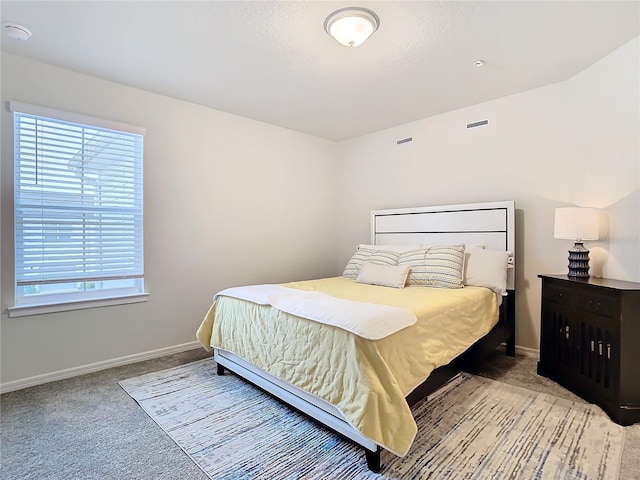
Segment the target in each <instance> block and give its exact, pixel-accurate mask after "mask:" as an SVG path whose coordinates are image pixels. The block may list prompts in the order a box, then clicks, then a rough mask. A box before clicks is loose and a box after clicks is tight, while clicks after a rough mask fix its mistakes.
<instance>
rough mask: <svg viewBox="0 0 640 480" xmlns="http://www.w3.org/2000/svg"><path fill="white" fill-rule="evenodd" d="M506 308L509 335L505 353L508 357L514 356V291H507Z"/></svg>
mask: <svg viewBox="0 0 640 480" xmlns="http://www.w3.org/2000/svg"><path fill="white" fill-rule="evenodd" d="M506 304H507V305H506V307H507V312H506V313H507V318H506V320H507V325H508V326H509V331H510V333H511V335H509V338H507V351H506V354H507V355H508V356H509V357H515V356H516V291H515V290H509V295H507V301H506Z"/></svg>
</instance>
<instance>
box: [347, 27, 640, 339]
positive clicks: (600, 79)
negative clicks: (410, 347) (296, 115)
mask: <svg viewBox="0 0 640 480" xmlns="http://www.w3.org/2000/svg"><path fill="white" fill-rule="evenodd" d="M639 59H640V46H639V39H638V38H636V39H635V40H633V41H631V42H629V43H628V44H626V45H624V46H622V47H621V48H619V49H618V50H616V51H614V52H612V53H611V54H609V55H608V56H606V57H605V58H603V59H602V60H601V61H599V62H598V63H596V64H594V65H593V66H591V67H590V68H588V69H586V70H585V71H583V72H581V73H580V74H579V75H577V76H575V77H573V78H571V79H569V80H567V81H564V82H561V83H558V84H554V85H550V86H546V87H543V88H539V89H536V90H531V91H527V92H524V93H521V94H517V95H512V96H509V97H504V98H501V99H498V100H494V101H491V102H487V103H483V104H480V105H475V106H472V107H469V108H464V109H461V110H457V111H453V112H450V113H446V114H443V115H438V116H435V117H431V118H427V119H423V120H420V121H416V122H412V123H409V124H406V125H402V126H399V127H396V128H391V129H388V130H384V131H381V132H377V133H374V134H371V135H366V136H362V137H359V138H355V139H352V140H348V141H344V142H342V143H341V144H340V152H339V154H340V165H341V176H340V192H341V193H340V199H339V200H340V203H341V204H342V205H343V207H342V208H341V209H340V221H339V222H340V224H339V231H341V232H342V236H341V238H340V241H339V244H338V248H339V254H338V256H337V261H338V264H339V265H344V264H345V263H346V261H347V260H348V258H349V256H350V255H351V254H352V252H353V248H354V246H355V245H356V244H358V243H363V242H368V241H369V216H368V215H369V211H370V210H373V209H379V208H393V207H410V206H422V205H439V204H450V203H466V202H485V201H498V200H515V202H516V209H517V214H516V215H517V217H516V223H517V235H518V236H517V259H516V261H517V268H518V270H517V277H516V282H517V291H518V293H517V332H516V334H517V344H518V345H519V346H522V347H527V348H531V349H538V345H539V331H540V328H539V318H540V280H539V279H538V278H537V275H538V274H541V273H565V272H566V271H567V250H568V249H569V248H570V247H571V246H572V242H570V241H565V240H556V239H554V238H553V216H554V208H555V207H558V206H566V205H573V204H575V205H579V206H595V207H599V208H602V209H603V213H604V215H603V216H604V217H605V218H606V219H607V220H608V224H609V231H608V232H604V236H605V237H607V238H608V240H605V241H601V242H588V243H587V247H590V248H591V250H592V257H593V261H592V267H593V268H592V272H593V273H595V274H597V275H599V276H608V277H612V278H618V279H622V280H631V281H640V240H639V230H640V213H639V212H640V136H639V135H640V129H639V124H638V122H639V119H640V110H639V105H640V102H639V90H640V75H639V72H640V65H639ZM484 119H488V120H489V124H488V125H487V126H485V127H477V128H473V129H467V128H466V124H467V123H470V122H475V121H478V120H484ZM406 137H413V142H411V143H405V144H402V145H396V141H397V140H399V139H403V138H406Z"/></svg>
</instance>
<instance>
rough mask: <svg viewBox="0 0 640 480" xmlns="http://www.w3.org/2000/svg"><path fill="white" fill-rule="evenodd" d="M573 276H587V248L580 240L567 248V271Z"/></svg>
mask: <svg viewBox="0 0 640 480" xmlns="http://www.w3.org/2000/svg"><path fill="white" fill-rule="evenodd" d="M567 275H568V276H570V277H574V278H589V250H587V249H586V248H585V247H584V244H583V243H582V242H576V243H575V245H574V246H573V248H572V249H571V250H569V273H568V274H567Z"/></svg>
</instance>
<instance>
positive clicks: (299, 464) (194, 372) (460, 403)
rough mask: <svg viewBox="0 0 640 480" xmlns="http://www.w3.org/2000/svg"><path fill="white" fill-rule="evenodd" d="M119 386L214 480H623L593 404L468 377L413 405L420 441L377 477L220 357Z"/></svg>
mask: <svg viewBox="0 0 640 480" xmlns="http://www.w3.org/2000/svg"><path fill="white" fill-rule="evenodd" d="M120 386H121V387H122V388H123V389H124V390H125V391H126V392H127V393H128V394H129V395H130V396H131V397H133V398H134V399H135V400H136V401H137V402H138V403H139V405H140V406H141V407H142V408H143V409H144V410H145V411H146V412H147V414H148V415H149V416H150V417H151V418H152V419H153V420H154V421H155V422H156V423H157V424H158V425H159V426H160V427H161V428H162V429H163V430H164V431H165V432H166V433H167V434H168V435H169V436H170V437H171V438H172V439H173V440H174V441H175V442H176V443H177V444H178V445H179V446H180V448H182V450H184V451H185V452H186V453H187V454H188V455H189V456H190V457H191V458H192V459H193V461H194V462H196V464H197V465H198V466H199V467H200V468H201V469H202V470H203V471H204V472H205V473H206V474H207V475H208V476H209V477H210V478H212V479H234V480H236V479H238V480H239V479H287V480H293V479H314V480H319V479H421V480H422V479H438V480H439V479H456V480H458V479H527V480H528V479H565V480H566V479H581V480H586V479H602V480H606V479H616V478H618V470H619V466H620V457H621V455H622V448H623V444H624V429H623V428H622V427H620V426H618V425H616V424H614V423H613V422H611V421H610V420H609V418H608V417H607V416H606V415H605V414H604V413H603V412H602V411H601V410H600V409H599V408H598V407H596V406H593V405H588V404H583V403H576V402H572V401H569V400H564V399H560V398H555V397H552V396H550V395H546V394H542V393H537V392H533V391H530V390H527V389H523V388H520V387H516V386H512V385H507V384H505V383H501V382H497V381H494V380H490V379H486V378H482V377H477V376H472V375H468V374H461V375H459V376H458V377H456V378H454V379H453V380H452V381H451V382H450V383H449V384H448V385H447V386H445V387H444V388H443V389H441V390H440V391H439V392H438V394H437V395H435V396H433V397H431V398H429V400H428V401H423V402H420V403H419V404H417V405H416V406H415V407H413V413H414V416H415V418H416V422H417V423H418V435H417V437H416V440H415V442H414V444H413V446H412V447H411V450H410V452H409V453H408V454H407V456H405V457H404V458H399V457H396V456H394V455H393V454H390V453H389V452H386V451H383V452H382V462H383V469H382V471H381V473H380V474H375V473H372V472H370V471H369V470H367V466H366V462H365V459H364V454H363V452H362V450H361V449H359V448H357V447H355V446H353V445H352V444H350V443H349V442H347V441H345V440H343V439H342V438H340V437H338V436H337V435H335V434H334V433H332V432H330V431H328V430H326V429H324V428H322V427H321V426H318V425H317V424H316V423H314V422H312V421H310V420H309V419H308V418H306V417H305V416H304V415H302V414H299V413H297V412H295V411H293V410H291V409H289V408H288V407H286V406H285V405H283V404H281V403H280V402H278V401H277V400H274V399H273V398H271V397H270V396H269V395H267V394H265V393H263V392H262V391H260V390H259V389H257V388H255V387H253V386H251V385H250V384H248V383H247V382H245V381H243V380H242V379H240V378H238V377H236V376H235V375H231V374H229V373H228V372H227V373H226V374H225V375H224V376H221V377H219V376H218V375H216V367H215V363H214V362H213V360H212V359H207V360H201V361H198V362H194V363H190V364H187V365H183V366H180V367H176V368H172V369H169V370H163V371H160V372H155V373H150V374H146V375H143V376H140V377H136V378H132V379H128V380H124V381H122V382H120Z"/></svg>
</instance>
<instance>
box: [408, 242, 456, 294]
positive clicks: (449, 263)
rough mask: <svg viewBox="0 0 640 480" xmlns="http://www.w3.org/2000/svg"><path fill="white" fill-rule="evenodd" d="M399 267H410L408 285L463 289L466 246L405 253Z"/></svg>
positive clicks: (443, 246)
mask: <svg viewBox="0 0 640 480" xmlns="http://www.w3.org/2000/svg"><path fill="white" fill-rule="evenodd" d="M398 265H408V266H409V268H410V270H409V278H408V279H407V285H415V286H423V287H440V288H462V270H463V266H464V244H460V245H442V246H436V247H429V248H421V249H418V250H412V251H410V252H404V253H402V254H401V255H400V259H399V260H398Z"/></svg>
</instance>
